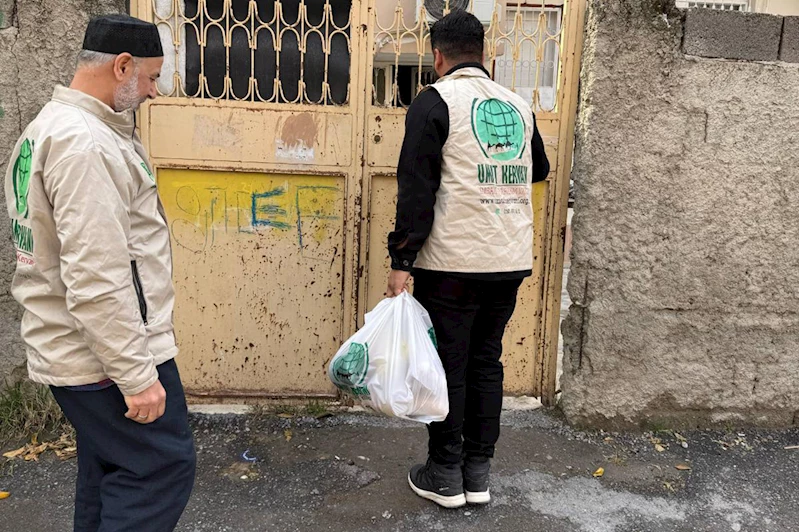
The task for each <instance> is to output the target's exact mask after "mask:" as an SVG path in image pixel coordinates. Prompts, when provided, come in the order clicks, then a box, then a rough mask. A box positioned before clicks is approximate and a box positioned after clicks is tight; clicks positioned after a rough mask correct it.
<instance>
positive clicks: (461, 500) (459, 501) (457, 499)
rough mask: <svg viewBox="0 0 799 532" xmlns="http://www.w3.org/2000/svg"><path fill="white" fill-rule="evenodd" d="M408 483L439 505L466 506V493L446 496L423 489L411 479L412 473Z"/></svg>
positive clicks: (417, 492) (425, 497)
mask: <svg viewBox="0 0 799 532" xmlns="http://www.w3.org/2000/svg"><path fill="white" fill-rule="evenodd" d="M408 484H409V485H410V487H411V489H412V490H413V491H414V493H416V495H418V496H419V497H421V498H423V499H427V500H429V501H433V502H434V503H436V504H437V505H439V506H443V507H444V508H460V507H461V506H466V495H464V494H463V493H461V494H460V495H450V496H444V495H439V494H438V493H434V492H432V491H425V490H423V489H420V488H417V487H416V485H415V484H414V483H413V481H412V480H411V475H410V474H409V475H408Z"/></svg>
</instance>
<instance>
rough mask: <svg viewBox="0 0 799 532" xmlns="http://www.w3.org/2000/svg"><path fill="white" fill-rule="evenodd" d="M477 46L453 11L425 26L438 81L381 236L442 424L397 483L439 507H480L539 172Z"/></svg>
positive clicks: (534, 147)
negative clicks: (445, 399) (436, 386)
mask: <svg viewBox="0 0 799 532" xmlns="http://www.w3.org/2000/svg"><path fill="white" fill-rule="evenodd" d="M483 39H484V29H483V26H482V24H481V23H480V22H479V20H478V19H477V18H476V17H474V16H473V15H471V14H469V13H467V12H465V11H453V12H452V13H451V14H449V15H447V16H446V17H444V18H442V19H441V20H440V21H438V22H436V23H435V24H434V25H433V26H432V28H431V30H430V40H431V45H432V48H433V55H434V61H435V63H434V67H435V70H436V73H437V74H438V75H439V76H440V79H439V80H438V81H437V82H436V83H435V84H434V85H431V86H430V87H428V88H426V89H425V90H423V91H422V92H421V93H420V94H419V95H418V96H417V97H416V99H415V100H414V101H413V103H412V104H411V106H410V109H409V110H408V114H407V117H406V121H405V139H404V142H403V145H402V151H401V153H400V159H399V163H398V166H397V181H398V185H399V193H398V199H397V222H396V227H395V231H394V232H392V233H391V234H390V235H389V238H388V247H389V253H390V255H391V268H392V272H391V275H390V276H389V281H388V289H387V293H386V295H387V296H389V297H393V296H397V295H399V294H400V293H402V291H403V290H405V289H406V288H407V284H408V281H409V279H410V276H411V273H413V276H414V280H415V296H416V298H417V300H418V301H419V302H420V303H421V304H422V305H424V307H425V308H426V309H427V310H428V311H429V312H430V317H431V319H432V321H433V325H434V327H435V332H436V335H437V340H438V352H439V356H440V357H441V361H442V363H443V365H444V369H445V371H446V374H447V385H448V391H449V415H448V416H447V418H446V420H444V421H443V422H440V423H431V424H430V425H428V432H429V446H428V447H429V449H428V460H427V463H426V464H425V465H417V466H414V467H413V468H412V469H411V471H410V474H409V477H408V480H409V483H410V485H411V488H412V489H413V490H414V491H415V492H416V493H417V494H418V495H419V496H421V497H424V498H426V499H430V500H432V501H434V502H436V503H437V504H440V505H441V506H445V507H448V508H454V507H459V506H463V505H464V504H466V502H469V503H474V504H485V503H487V502H489V501H490V495H489V490H488V476H489V461H490V458H491V457H493V455H494V446H495V444H496V442H497V439H498V438H499V416H500V411H501V409H502V381H503V367H502V362H501V361H500V356H501V354H502V337H503V334H504V332H505V327H506V325H507V323H508V321H509V320H510V318H511V316H512V314H513V311H514V308H515V305H516V296H517V292H518V289H519V287H520V286H521V284H522V281H523V279H524V278H525V277H528V276H530V275H531V274H532V260H533V249H532V246H533V211H532V204H531V194H532V183H535V182H538V181H543V180H544V179H546V176H547V174H548V173H549V162H548V160H547V157H546V154H545V153H544V143H543V141H542V139H541V136H540V134H539V133H538V129H537V127H536V125H535V118H534V116H533V114H532V112H531V111H530V106H529V103H528V102H526V101H524V100H523V99H522V98H520V97H519V96H518V95H516V94H515V93H513V92H512V91H510V90H508V89H506V88H504V87H502V86H501V85H499V84H497V83H494V82H493V81H491V80H490V79H489V74H488V72H487V71H486V70H485V68H484V67H483V65H482V63H483ZM464 488H465V489H464Z"/></svg>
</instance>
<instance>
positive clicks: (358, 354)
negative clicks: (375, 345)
mask: <svg viewBox="0 0 799 532" xmlns="http://www.w3.org/2000/svg"><path fill="white" fill-rule="evenodd" d="M368 370H369V344H356V343H353V344H350V348H349V350H348V351H347V354H346V355H344V356H342V357H339V358H337V359H336V360H334V361H333V367H332V368H331V374H332V375H333V383H334V384H335V385H336V386H338V387H339V388H341V389H342V390H345V391H348V392H350V393H352V394H353V395H356V396H368V395H369V390H368V389H367V388H366V386H364V385H363V383H364V381H365V380H366V372H367V371H368Z"/></svg>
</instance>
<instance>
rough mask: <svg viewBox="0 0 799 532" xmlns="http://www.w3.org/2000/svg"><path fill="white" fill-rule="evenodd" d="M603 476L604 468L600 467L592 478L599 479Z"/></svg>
mask: <svg viewBox="0 0 799 532" xmlns="http://www.w3.org/2000/svg"><path fill="white" fill-rule="evenodd" d="M604 474H605V468H604V467H600V468H599V469H597V470H596V471H594V478H599V477H601V476H603V475H604Z"/></svg>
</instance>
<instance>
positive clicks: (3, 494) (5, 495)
mask: <svg viewBox="0 0 799 532" xmlns="http://www.w3.org/2000/svg"><path fill="white" fill-rule="evenodd" d="M9 497H11V494H10V493H9V492H7V491H0V501H2V500H3V499H8V498H9Z"/></svg>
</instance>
